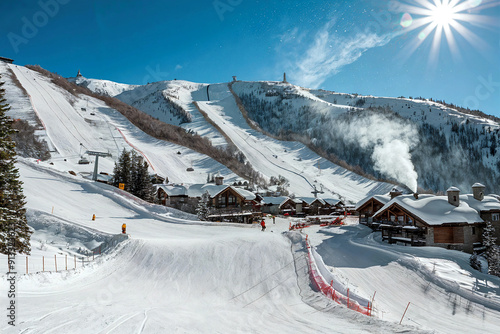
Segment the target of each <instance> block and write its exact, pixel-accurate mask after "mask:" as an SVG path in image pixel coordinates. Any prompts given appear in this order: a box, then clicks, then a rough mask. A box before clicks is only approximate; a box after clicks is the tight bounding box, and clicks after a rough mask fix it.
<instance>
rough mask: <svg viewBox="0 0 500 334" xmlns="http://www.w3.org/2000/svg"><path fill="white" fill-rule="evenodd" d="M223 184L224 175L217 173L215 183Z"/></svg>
mask: <svg viewBox="0 0 500 334" xmlns="http://www.w3.org/2000/svg"><path fill="white" fill-rule="evenodd" d="M223 184H224V176H222V175H220V173H217V175H215V185H217V186H222V185H223Z"/></svg>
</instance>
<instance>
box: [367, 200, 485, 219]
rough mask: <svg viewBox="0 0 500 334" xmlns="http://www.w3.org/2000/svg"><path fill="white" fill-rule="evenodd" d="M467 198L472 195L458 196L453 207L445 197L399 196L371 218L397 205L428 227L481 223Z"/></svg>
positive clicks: (477, 213)
mask: <svg viewBox="0 0 500 334" xmlns="http://www.w3.org/2000/svg"><path fill="white" fill-rule="evenodd" d="M467 196H472V195H462V196H460V199H461V200H460V203H459V205H458V206H454V205H452V204H450V203H449V202H448V197H447V196H434V195H420V196H419V198H418V199H416V198H415V197H414V196H413V195H401V196H397V197H395V198H393V199H392V200H390V201H389V202H388V203H386V204H385V205H384V206H383V207H382V208H381V209H380V210H379V211H377V212H376V213H375V214H374V215H373V216H374V217H376V216H378V215H380V214H381V213H382V212H384V211H385V210H386V209H388V208H389V207H391V206H392V205H393V204H397V205H399V206H400V207H402V208H403V209H405V210H406V211H408V212H410V213H411V214H413V215H414V216H415V217H418V218H420V219H421V220H423V221H424V222H426V223H427V224H429V225H442V224H446V223H467V224H473V223H482V222H483V220H482V219H481V217H480V215H479V212H478V211H477V210H476V209H475V208H474V207H471V206H470V205H469V203H470V202H472V201H470V199H469V198H468V197H467ZM477 202H479V201H477ZM474 204H477V203H474Z"/></svg>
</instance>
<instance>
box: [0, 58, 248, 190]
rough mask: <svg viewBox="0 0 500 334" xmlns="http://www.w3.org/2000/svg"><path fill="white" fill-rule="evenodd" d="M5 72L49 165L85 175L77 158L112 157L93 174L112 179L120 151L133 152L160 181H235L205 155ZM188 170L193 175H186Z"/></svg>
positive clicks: (22, 74)
mask: <svg viewBox="0 0 500 334" xmlns="http://www.w3.org/2000/svg"><path fill="white" fill-rule="evenodd" d="M9 66H10V68H11V69H12V70H13V72H14V74H15V75H16V76H17V78H18V79H19V81H20V82H21V84H22V85H23V87H24V88H25V89H26V91H27V92H28V94H29V97H30V100H31V103H32V106H33V109H34V111H35V112H36V114H37V115H38V117H39V118H40V119H41V121H42V123H43V125H44V127H45V131H46V133H47V137H48V139H49V141H50V143H49V145H50V146H52V147H54V149H55V150H56V151H57V152H54V154H53V159H52V160H53V161H52V162H53V163H62V162H69V163H67V164H66V165H68V170H74V171H78V172H87V173H90V172H92V171H93V166H91V165H78V164H77V161H78V160H80V157H81V156H82V155H84V154H85V152H86V151H87V150H90V151H99V152H108V153H110V154H111V155H112V157H110V158H100V159H99V166H100V168H99V172H101V171H104V172H107V173H112V171H113V167H114V162H115V161H116V160H117V158H118V156H119V155H120V154H121V152H122V151H123V149H127V150H131V149H135V150H136V151H138V152H139V153H140V154H142V155H143V156H144V157H145V159H146V160H147V161H148V163H149V165H150V167H151V172H154V173H157V174H159V175H161V176H164V177H165V176H166V177H168V178H169V181H171V182H177V183H203V182H205V180H206V177H207V173H217V172H220V173H221V175H223V176H224V177H225V178H226V180H228V181H234V180H237V179H238V177H237V175H235V174H234V173H233V172H231V171H230V170H228V169H227V168H226V167H225V166H223V165H221V164H220V163H218V162H216V161H214V160H213V159H211V158H210V157H207V156H206V155H203V154H200V153H198V152H195V151H192V150H190V149H188V148H186V147H183V146H180V145H176V144H172V143H168V142H165V141H161V140H158V139H155V138H153V137H151V136H149V135H147V134H145V133H144V132H142V131H141V130H139V129H137V128H136V127H135V126H134V125H132V124H131V123H130V122H129V121H128V120H127V119H126V118H125V117H123V116H122V115H121V114H120V113H119V112H117V111H116V110H113V109H111V108H109V107H107V106H106V105H105V104H104V103H103V102H102V101H100V100H97V99H94V98H92V97H89V96H83V95H82V96H80V97H78V98H77V97H75V96H73V95H71V94H69V93H68V92H65V91H63V90H62V89H60V88H59V87H57V86H55V85H54V84H52V83H51V82H49V79H47V78H45V77H44V76H42V75H40V74H39V73H37V72H34V71H31V70H29V69H27V68H25V67H21V66H16V65H9ZM7 95H8V94H7ZM14 105H15V104H14ZM88 159H89V160H92V161H93V160H94V158H93V157H88ZM189 167H193V168H194V171H193V172H187V171H186V170H187V168H189ZM70 168H72V169H70Z"/></svg>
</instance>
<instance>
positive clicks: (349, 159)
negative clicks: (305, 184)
mask: <svg viewBox="0 0 500 334" xmlns="http://www.w3.org/2000/svg"><path fill="white" fill-rule="evenodd" d="M278 93H279V92H278ZM262 95H263V94H262V92H261V91H256V92H250V93H240V94H239V97H240V98H241V101H242V104H243V105H244V108H245V109H246V110H247V112H248V114H249V118H250V119H251V120H253V121H254V122H255V123H257V124H258V126H260V127H261V128H262V129H263V130H264V131H266V132H269V133H271V134H273V135H274V136H275V137H277V138H278V139H281V140H297V141H300V142H302V143H304V144H306V145H308V146H309V147H311V148H312V149H313V150H315V151H316V152H318V151H319V152H322V153H323V154H322V155H323V156H324V157H326V158H328V159H329V160H331V161H332V162H334V163H336V164H338V165H340V166H342V167H344V168H347V169H349V170H351V171H354V172H356V173H358V174H360V175H362V176H365V177H366V176H368V177H370V176H371V177H370V178H372V179H374V178H375V179H378V180H383V179H385V178H387V176H386V175H385V174H383V173H381V172H380V171H378V170H376V169H375V166H374V163H373V161H372V154H373V147H374V145H368V147H366V145H361V144H360V143H359V142H356V141H353V140H352V137H354V138H356V136H357V133H346V132H345V131H343V129H342V128H339V126H338V125H339V124H347V125H349V124H354V122H357V121H359V120H360V119H362V118H363V117H369V116H370V115H374V114H377V115H381V116H383V118H385V119H386V120H387V121H389V122H394V123H397V124H401V126H402V127H403V126H413V127H416V130H417V132H418V135H417V136H416V137H415V138H414V141H415V143H417V144H416V145H413V147H412V148H411V151H410V153H411V156H412V158H411V160H412V162H413V164H414V167H415V170H416V172H417V173H418V176H419V177H418V183H419V186H420V187H421V188H427V189H430V190H432V191H434V192H439V191H442V190H444V189H447V188H448V187H449V186H450V185H455V186H458V187H461V188H463V189H468V188H470V185H471V184H473V183H475V182H482V183H485V184H487V186H488V189H489V190H490V191H492V192H498V191H500V188H499V187H500V185H498V184H497V182H496V181H495V180H496V178H497V177H498V175H499V174H500V161H497V163H496V165H494V166H491V165H489V164H488V163H487V162H486V161H487V159H488V158H489V159H491V158H493V159H497V160H500V159H498V158H497V157H498V156H497V150H496V147H497V141H498V137H497V136H496V134H495V131H491V133H487V131H482V133H481V132H479V133H478V131H477V130H476V129H474V128H473V126H474V125H473V124H472V123H471V124H469V122H464V123H463V124H460V125H458V124H456V123H453V124H452V122H450V123H449V124H448V125H447V126H448V128H445V127H439V126H435V125H431V124H427V123H414V122H411V121H410V120H408V119H406V118H403V117H401V116H400V115H399V114H397V113H395V112H393V111H392V110H391V109H390V108H367V109H364V110H362V111H358V110H356V111H351V112H345V113H343V114H340V115H338V114H334V113H329V112H325V111H324V110H318V108H317V107H316V106H314V105H313V104H312V105H301V106H299V107H294V106H293V104H292V103H289V101H290V100H291V99H292V98H291V97H290V96H288V95H289V94H288V95H287V96H286V99H285V96H280V94H278V95H277V96H272V97H267V96H266V97H263V96H262ZM298 98H303V97H298ZM450 130H451V131H450ZM450 132H451V135H449V133H450ZM325 153H326V155H325ZM354 166H355V167H354ZM421 188H420V189H419V191H421V190H423V189H421Z"/></svg>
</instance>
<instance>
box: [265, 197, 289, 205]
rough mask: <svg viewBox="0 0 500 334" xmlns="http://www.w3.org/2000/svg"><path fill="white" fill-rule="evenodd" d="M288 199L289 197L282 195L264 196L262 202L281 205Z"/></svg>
mask: <svg viewBox="0 0 500 334" xmlns="http://www.w3.org/2000/svg"><path fill="white" fill-rule="evenodd" d="M287 200H288V197H285V196H280V197H263V198H262V202H263V203H264V204H271V205H281V204H283V203H285V202H286V201H287Z"/></svg>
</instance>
